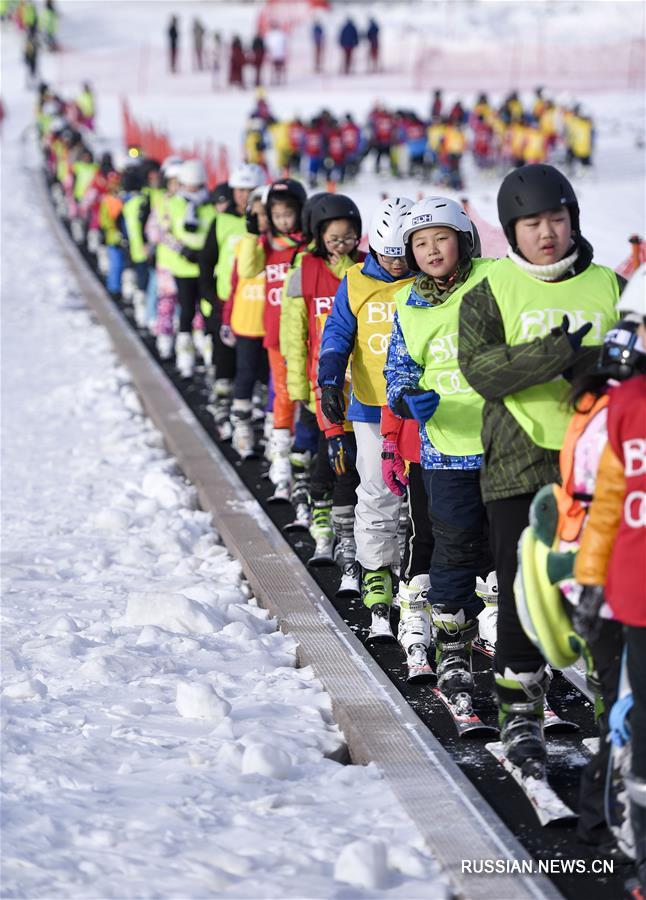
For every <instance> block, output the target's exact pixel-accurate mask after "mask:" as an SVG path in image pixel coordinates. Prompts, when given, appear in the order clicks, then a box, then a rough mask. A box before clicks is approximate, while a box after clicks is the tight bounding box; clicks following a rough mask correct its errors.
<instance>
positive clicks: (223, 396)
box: [207, 378, 233, 441]
mask: <svg viewBox="0 0 646 900" xmlns="http://www.w3.org/2000/svg"><path fill="white" fill-rule="evenodd" d="M232 394H233V381H231V379H230V378H216V380H215V383H214V384H213V390H212V392H211V402H210V403H209V405H208V406H207V409H208V411H209V412H210V413H211V415H212V416H213V422H214V424H215V427H216V430H217V432H218V437H219V438H220V440H221V441H230V440H231V438H232V436H233V426H232V424H231V421H230V415H231V399H232V397H231V395H232Z"/></svg>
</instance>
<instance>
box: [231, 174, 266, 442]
mask: <svg viewBox="0 0 646 900" xmlns="http://www.w3.org/2000/svg"><path fill="white" fill-rule="evenodd" d="M266 193H267V190H266V188H256V189H255V191H253V192H252V194H251V196H250V198H249V211H248V213H247V222H248V223H253V225H252V227H253V229H254V232H255V231H257V232H258V234H259V235H260V236H261V238H262V237H264V236H265V235H266V233H267V230H268V220H267V212H266V207H265V204H264V203H263V196H264V195H266ZM247 227H248V228H249V224H248V225H247ZM250 237H253V235H250ZM244 241H245V238H243V239H242V241H240V243H239V244H238V246H237V247H236V251H235V253H236V261H235V264H234V267H233V273H232V276H231V295H230V297H229V299H228V300H227V302H226V304H225V306H224V309H223V310H222V328H223V329H225V328H230V329H231V330H232V332H233V335H234V336H235V356H236V365H235V379H234V382H233V404H232V406H231V423H232V425H233V435H232V438H231V446H232V447H233V449H234V450H235V451H236V453H238V454H239V456H240V457H241V459H243V460H244V459H249V458H250V457H251V456H253V455H254V448H255V439H254V430H253V421H252V412H253V410H252V398H253V390H254V385H255V383H256V381H262V382H265V383H266V381H267V377H268V372H267V353H266V351H265V349H264V347H263V338H264V337H265V327H264V324H263V317H264V310H265V271H264V269H261V270H260V272H259V273H258V274H257V275H255V276H254V277H251V278H243V277H241V276H240V271H239V260H240V254H241V252H242V249H243V244H244Z"/></svg>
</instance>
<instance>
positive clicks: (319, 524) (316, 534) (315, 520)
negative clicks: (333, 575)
mask: <svg viewBox="0 0 646 900" xmlns="http://www.w3.org/2000/svg"><path fill="white" fill-rule="evenodd" d="M310 534H311V535H312V537H313V538H314V541H315V543H316V547H315V549H314V553H313V554H312V556H311V557H310V558H309V559H308V561H307V564H308V566H333V565H334V531H333V529H332V500H315V501H314V503H313V504H312V524H311V525H310Z"/></svg>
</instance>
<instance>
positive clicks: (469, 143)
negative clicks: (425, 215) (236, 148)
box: [244, 87, 594, 190]
mask: <svg viewBox="0 0 646 900" xmlns="http://www.w3.org/2000/svg"><path fill="white" fill-rule="evenodd" d="M593 151H594V123H593V121H592V118H591V117H590V116H589V115H588V114H587V113H586V112H585V110H584V109H583V108H582V107H581V105H580V104H579V103H576V102H573V101H571V100H567V101H561V100H559V101H557V100H554V99H552V98H550V97H548V96H547V95H546V92H545V91H544V89H543V88H541V87H538V88H536V91H535V93H534V96H533V98H532V100H531V102H530V103H529V104H528V105H524V104H523V102H522V101H521V99H520V97H519V95H518V93H517V92H516V91H513V92H511V93H510V94H508V95H507V96H506V97H505V98H504V99H503V101H502V102H501V103H494V102H493V101H492V100H491V99H490V98H489V96H488V95H487V94H486V93H481V94H479V95H478V97H477V99H476V102H475V103H474V104H473V106H471V107H469V106H468V105H467V104H466V103H464V102H463V101H461V100H455V101H452V102H451V103H447V102H446V101H445V99H444V97H443V93H442V91H441V90H439V89H438V90H435V91H434V94H433V97H432V101H431V108H430V110H429V114H428V116H426V117H422V116H420V115H418V114H417V113H416V112H415V111H413V110H406V109H397V110H390V109H387V108H386V107H385V106H384V105H383V104H382V103H375V105H374V107H373V109H372V110H371V111H370V113H369V115H368V117H367V120H366V121H365V122H362V123H358V122H357V121H355V117H354V116H353V115H352V114H351V113H346V114H345V115H344V116H341V117H339V116H335V115H333V114H332V113H331V112H330V111H329V110H327V109H323V110H321V111H320V112H319V113H317V114H316V115H314V116H312V117H311V118H308V119H303V118H301V117H300V116H295V117H294V118H292V119H283V120H278V119H276V118H275V117H274V116H273V115H272V113H271V111H270V109H269V106H268V103H267V100H266V98H265V97H264V94H263V93H262V92H260V93H259V96H258V98H257V104H256V106H255V108H254V110H253V111H252V114H251V115H250V117H249V119H248V122H247V127H246V131H245V135H244V156H245V159H246V160H247V162H252V163H257V164H258V165H260V166H263V167H265V168H267V169H272V170H273V171H276V172H280V173H285V172H289V173H293V174H296V175H299V176H302V177H304V178H307V180H308V181H309V184H310V186H311V187H315V186H317V185H318V184H320V183H321V182H332V183H337V184H340V183H343V182H344V181H346V180H347V179H352V178H353V177H355V176H356V174H357V172H358V171H359V168H360V166H361V164H362V163H363V161H364V160H366V159H367V158H372V160H373V165H374V171H375V172H376V173H379V172H381V171H382V170H383V169H384V167H385V168H386V169H387V171H388V173H389V174H390V175H391V176H392V177H395V178H398V177H410V178H417V179H419V181H420V182H421V183H432V184H437V185H444V186H446V187H449V188H451V189H452V190H461V189H462V188H463V187H464V175H463V161H464V159H465V157H466V156H469V157H470V158H471V160H472V162H473V164H474V165H475V166H476V167H477V168H478V169H480V170H481V171H483V172H487V171H489V172H491V174H492V175H497V174H498V173H499V172H500V170H501V169H506V168H509V167H510V166H513V167H519V166H522V165H526V164H528V163H541V162H548V161H557V162H559V163H563V164H565V165H566V166H567V167H569V168H570V170H573V169H579V170H586V169H587V168H588V167H589V166H590V165H591V163H592V159H593ZM270 160H271V164H270Z"/></svg>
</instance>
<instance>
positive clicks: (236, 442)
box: [231, 400, 256, 460]
mask: <svg viewBox="0 0 646 900" xmlns="http://www.w3.org/2000/svg"><path fill="white" fill-rule="evenodd" d="M231 423H232V425H233V435H232V438H231V446H232V447H233V449H234V450H235V451H236V453H237V454H238V456H239V457H240V459H242V460H245V459H251V457H253V456H255V443H256V442H255V438H254V433H253V425H252V424H251V400H234V401H233V405H232V407H231Z"/></svg>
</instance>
